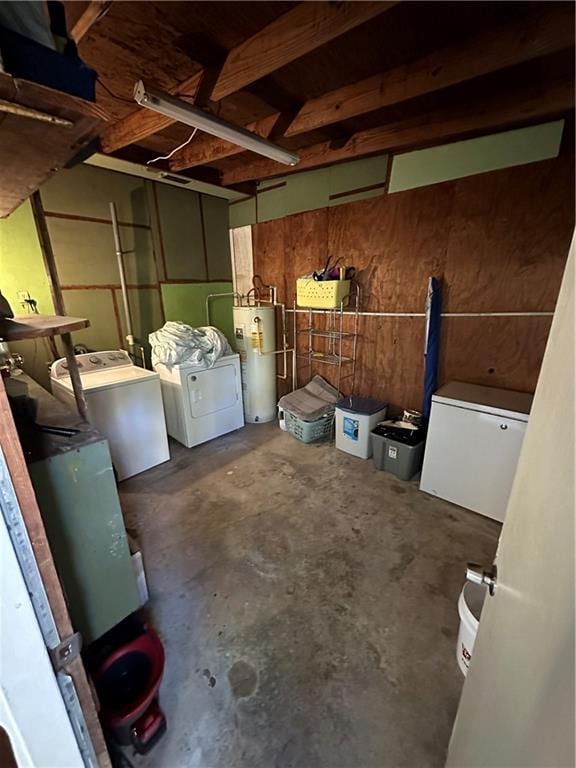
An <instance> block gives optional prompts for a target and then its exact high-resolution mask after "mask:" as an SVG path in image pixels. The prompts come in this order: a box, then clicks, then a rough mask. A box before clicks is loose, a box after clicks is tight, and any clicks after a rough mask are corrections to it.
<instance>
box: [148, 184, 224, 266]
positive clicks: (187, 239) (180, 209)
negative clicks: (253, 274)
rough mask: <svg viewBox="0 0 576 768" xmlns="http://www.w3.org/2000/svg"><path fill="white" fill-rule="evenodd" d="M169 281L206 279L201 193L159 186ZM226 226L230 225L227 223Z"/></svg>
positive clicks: (165, 185) (159, 204)
mask: <svg viewBox="0 0 576 768" xmlns="http://www.w3.org/2000/svg"><path fill="white" fill-rule="evenodd" d="M156 197H157V200H158V211H159V215H160V222H161V236H162V244H163V251H164V260H165V263H166V272H167V275H166V279H167V280H206V279H207V278H208V276H207V274H206V259H205V256H204V241H203V237H202V219H201V213H200V196H199V194H198V193H197V192H191V191H190V190H184V189H178V188H177V187H171V186H169V185H167V184H157V185H156ZM224 226H226V225H224Z"/></svg>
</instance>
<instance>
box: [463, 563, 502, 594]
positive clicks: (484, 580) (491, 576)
mask: <svg viewBox="0 0 576 768" xmlns="http://www.w3.org/2000/svg"><path fill="white" fill-rule="evenodd" d="M466 581H471V582H472V584H483V585H484V586H486V587H488V592H489V593H490V594H491V595H493V594H494V592H495V591H496V585H497V582H498V569H497V567H496V564H494V565H492V566H491V567H490V569H489V570H485V569H484V566H483V565H478V563H468V565H467V566H466Z"/></svg>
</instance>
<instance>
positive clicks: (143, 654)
mask: <svg viewBox="0 0 576 768" xmlns="http://www.w3.org/2000/svg"><path fill="white" fill-rule="evenodd" d="M87 666H88V669H89V670H90V674H91V676H92V680H93V682H94V685H95V687H96V692H97V694H98V699H99V701H100V719H101V721H102V726H103V727H104V730H105V731H106V733H107V735H108V736H109V737H112V739H113V740H114V742H116V743H117V744H119V745H121V746H124V747H126V746H132V747H133V748H134V749H135V751H136V752H138V753H139V754H141V755H142V754H146V753H147V752H148V751H149V750H150V749H152V747H153V746H154V745H155V744H156V743H157V742H158V740H159V739H160V738H161V737H162V735H163V734H164V733H165V731H166V718H165V716H164V713H163V712H162V710H161V709H160V704H159V702H158V689H159V688H160V682H161V680H162V674H163V672H164V648H163V646H162V642H161V641H160V638H159V637H158V635H157V634H156V632H154V630H153V629H152V628H151V627H148V626H146V625H145V624H143V623H141V622H140V621H139V620H138V619H137V618H135V617H129V618H128V619H126V620H125V621H124V622H122V623H121V624H119V625H118V626H117V627H115V628H114V629H112V630H111V631H110V632H108V633H106V635H105V636H104V637H103V638H101V640H99V641H97V644H95V645H94V647H91V648H90V649H89V651H88V655H87Z"/></svg>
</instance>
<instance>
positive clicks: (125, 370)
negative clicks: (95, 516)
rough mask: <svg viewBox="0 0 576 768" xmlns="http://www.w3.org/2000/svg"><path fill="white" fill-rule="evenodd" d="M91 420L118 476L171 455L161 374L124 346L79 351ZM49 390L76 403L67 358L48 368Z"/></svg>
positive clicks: (142, 469) (136, 471)
mask: <svg viewBox="0 0 576 768" xmlns="http://www.w3.org/2000/svg"><path fill="white" fill-rule="evenodd" d="M76 360H77V362H78V368H79V369H80V377H81V379H82V386H83V388H84V394H85V397H86V403H87V405H88V415H89V418H90V422H91V423H92V424H93V425H94V426H95V427H96V429H98V431H99V432H101V433H102V435H103V436H104V437H105V438H106V439H107V440H108V445H109V446H110V453H111V455H112V463H113V464H114V468H115V470H116V474H117V476H118V480H125V479H126V478H127V477H132V475H137V474H138V473H139V472H144V470H145V469H150V468H151V467H155V466H156V465H157V464H161V463H162V462H164V461H168V459H169V458H170V452H169V450H168V435H167V433H166V421H165V419H164V408H163V406H162V393H161V390H160V377H159V376H158V374H157V373H155V372H154V371H147V370H146V369H144V368H139V367H138V366H136V365H134V363H133V362H132V360H131V359H130V356H129V355H128V353H127V352H124V351H123V350H111V351H108V352H89V353H87V354H84V355H77V357H76ZM50 378H51V384H52V394H53V395H54V397H57V398H58V399H59V400H61V401H62V402H64V403H66V404H68V405H69V406H70V407H71V408H75V407H76V403H75V400H74V392H73V390H72V382H71V381H70V375H69V373H68V364H67V362H66V359H65V358H61V359H60V360H56V362H54V363H52V367H51V369H50Z"/></svg>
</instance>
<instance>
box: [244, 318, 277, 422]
mask: <svg viewBox="0 0 576 768" xmlns="http://www.w3.org/2000/svg"><path fill="white" fill-rule="evenodd" d="M233 312H234V335H235V339H236V349H237V350H238V352H239V353H240V366H241V369H242V394H243V397H244V418H245V420H246V421H247V422H249V423H251V424H254V423H255V422H261V421H272V420H273V419H275V418H276V406H277V395H276V355H275V354H274V351H275V349H276V322H275V310H274V307H272V306H261V307H257V306H246V307H234V310H233Z"/></svg>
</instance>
